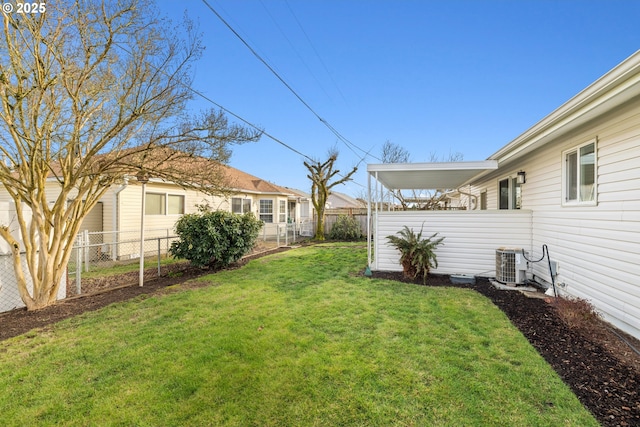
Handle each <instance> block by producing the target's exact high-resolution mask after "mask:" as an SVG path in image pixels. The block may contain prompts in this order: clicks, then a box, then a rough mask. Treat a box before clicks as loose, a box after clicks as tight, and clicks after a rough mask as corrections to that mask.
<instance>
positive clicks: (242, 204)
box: [231, 197, 251, 214]
mask: <svg viewBox="0 0 640 427" xmlns="http://www.w3.org/2000/svg"><path fill="white" fill-rule="evenodd" d="M231 212H233V213H235V214H245V213H247V212H251V199H243V198H240V197H233V198H232V199H231Z"/></svg>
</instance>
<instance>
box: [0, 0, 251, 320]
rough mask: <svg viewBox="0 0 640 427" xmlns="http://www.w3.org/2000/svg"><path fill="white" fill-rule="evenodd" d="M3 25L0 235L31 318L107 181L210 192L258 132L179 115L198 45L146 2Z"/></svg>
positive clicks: (66, 4) (214, 116)
mask: <svg viewBox="0 0 640 427" xmlns="http://www.w3.org/2000/svg"><path fill="white" fill-rule="evenodd" d="M3 18H4V20H3V23H4V26H3V32H2V36H1V37H0V52H2V53H1V54H0V103H1V105H0V142H1V144H0V157H1V158H2V161H1V162H0V183H1V184H2V187H4V190H5V191H6V192H7V193H8V194H9V196H10V197H11V199H12V200H13V202H14V203H15V210H16V218H15V220H14V221H15V223H14V225H13V226H11V224H1V225H0V236H1V237H2V238H4V240H6V241H7V242H8V243H9V244H10V246H11V251H12V254H13V266H14V271H15V275H16V278H17V282H18V289H19V292H20V296H21V297H22V300H23V301H24V303H25V305H26V306H27V309H29V310H33V309H38V308H41V307H44V306H46V305H48V304H50V303H51V302H53V301H54V300H55V299H56V295H57V292H58V288H59V286H60V283H61V278H62V276H63V274H65V271H66V266H67V263H68V260H69V257H70V255H71V247H72V243H73V239H74V237H75V235H76V234H77V233H78V231H79V228H80V225H81V222H82V219H83V218H84V217H85V216H86V214H87V213H88V212H89V211H90V210H91V209H92V208H93V207H94V206H95V205H96V203H97V202H98V200H99V199H100V198H101V196H103V195H104V193H105V192H106V191H107V190H108V188H109V186H110V185H112V184H117V183H118V182H120V181H121V180H123V178H124V177H125V176H127V175H128V176H133V175H136V174H138V173H142V174H146V175H150V176H153V177H158V178H163V179H165V180H168V181H172V182H176V183H178V184H180V185H183V186H184V187H197V188H200V189H202V190H204V191H208V192H214V191H216V190H218V189H220V187H222V186H223V185H222V184H221V183H220V181H219V179H220V176H221V172H220V168H222V163H224V162H225V161H227V160H228V158H229V155H230V151H229V145H230V144H233V143H242V142H247V141H255V140H257V139H258V138H259V137H260V132H258V131H249V130H247V129H244V128H242V127H238V126H235V125H230V124H229V123H228V122H227V119H226V117H225V116H224V114H222V113H220V112H216V111H210V112H205V113H202V114H201V115H199V116H197V117H192V118H189V117H186V116H185V115H184V114H183V112H184V110H185V105H186V102H187V101H188V100H189V99H190V98H191V97H192V92H191V90H190V88H189V84H190V83H191V74H192V72H191V65H192V64H193V62H194V61H195V60H197V59H198V58H199V56H200V52H201V50H202V46H201V43H200V37H199V35H198V34H196V32H195V30H194V28H193V26H192V24H191V23H190V22H189V21H188V20H186V19H185V22H184V24H183V25H182V26H180V27H176V28H171V27H170V25H171V24H170V22H168V21H165V20H163V19H161V18H159V15H158V13H157V11H154V4H153V3H152V2H151V1H149V0H119V1H117V2H115V1H107V0H102V1H101V0H82V1H81V0H76V1H73V0H57V1H55V2H48V3H47V4H46V12H43V13H37V14H15V13H14V14H4V16H3ZM180 34H184V37H182V38H181V37H179V35H180ZM52 188H55V189H56V190H55V192H51V189H52ZM52 194H55V196H52ZM16 223H17V229H18V232H15V230H14V231H12V228H15V224H16ZM18 233H19V234H18ZM20 237H21V239H22V242H23V243H22V244H21V243H20V241H21V239H20ZM23 256H24V258H25V260H26V263H25V264H26V266H27V267H26V268H25V267H23V262H22V258H23ZM28 277H29V278H30V281H31V282H32V284H33V286H32V289H31V291H30V290H29V288H28V287H27V282H28V279H27V278H28Z"/></svg>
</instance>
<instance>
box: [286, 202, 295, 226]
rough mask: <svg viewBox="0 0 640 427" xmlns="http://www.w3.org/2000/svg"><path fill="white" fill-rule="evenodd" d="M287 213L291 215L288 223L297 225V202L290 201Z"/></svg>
mask: <svg viewBox="0 0 640 427" xmlns="http://www.w3.org/2000/svg"><path fill="white" fill-rule="evenodd" d="M287 212H288V213H289V217H288V218H287V222H288V223H295V222H296V220H297V218H296V202H295V201H293V200H290V201H289V203H288V206H287Z"/></svg>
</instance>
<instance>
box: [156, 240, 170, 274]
mask: <svg viewBox="0 0 640 427" xmlns="http://www.w3.org/2000/svg"><path fill="white" fill-rule="evenodd" d="M161 240H162V237H158V277H160V241H161ZM168 241H169V239H168V238H167V242H168Z"/></svg>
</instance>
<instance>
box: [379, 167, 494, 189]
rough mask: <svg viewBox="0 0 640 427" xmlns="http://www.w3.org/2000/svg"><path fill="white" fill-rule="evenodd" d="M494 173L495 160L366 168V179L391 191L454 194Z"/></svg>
mask: <svg viewBox="0 0 640 427" xmlns="http://www.w3.org/2000/svg"><path fill="white" fill-rule="evenodd" d="M495 169H498V162H497V160H483V161H475V162H437V163H383V164H369V165H367V172H368V173H369V176H370V177H372V178H374V179H376V180H377V181H378V182H380V184H382V185H383V186H384V187H386V188H387V189H390V190H433V189H439V190H442V189H451V190H453V189H457V188H460V187H462V186H463V185H464V184H465V183H467V182H468V181H470V180H471V179H473V178H474V177H476V176H478V175H480V174H482V173H485V172H489V171H492V170H495Z"/></svg>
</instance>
